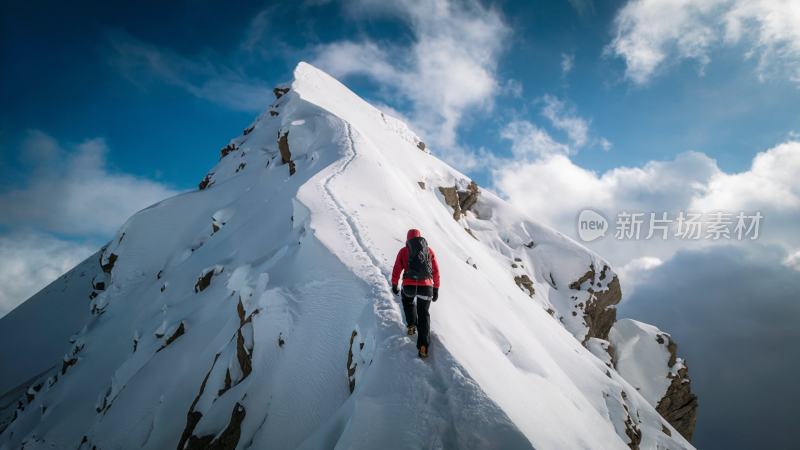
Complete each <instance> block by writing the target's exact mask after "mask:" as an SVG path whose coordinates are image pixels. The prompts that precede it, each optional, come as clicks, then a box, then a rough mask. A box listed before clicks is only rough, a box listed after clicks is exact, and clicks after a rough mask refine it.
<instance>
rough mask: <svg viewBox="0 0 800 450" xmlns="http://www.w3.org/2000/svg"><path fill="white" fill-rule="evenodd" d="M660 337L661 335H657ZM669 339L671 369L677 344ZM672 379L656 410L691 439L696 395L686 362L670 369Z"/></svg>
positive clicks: (675, 358) (694, 421)
mask: <svg viewBox="0 0 800 450" xmlns="http://www.w3.org/2000/svg"><path fill="white" fill-rule="evenodd" d="M659 337H661V336H659ZM666 338H667V339H670V342H669V345H668V347H667V348H668V349H669V352H670V361H669V367H670V369H673V368H674V367H675V364H676V363H677V361H678V358H677V351H678V346H677V344H675V343H674V342H673V341H672V340H671V338H670V337H669V336H667V337H666ZM667 377H668V378H670V379H671V380H672V381H671V382H670V385H669V387H668V388H667V392H666V394H664V397H663V398H662V399H661V401H660V402H658V405H657V406H656V411H658V413H659V414H661V416H662V417H664V418H665V419H667V422H669V423H670V425H672V426H673V427H674V428H675V429H676V430H678V432H679V433H680V434H681V435H683V437H685V438H686V439H687V440H689V441H691V440H692V435H693V434H694V428H695V425H696V424H697V407H698V402H697V396H696V395H695V394H694V393H692V384H691V379H689V367H688V366H686V363H685V362H683V361H681V366H680V368H679V369H678V370H677V371H675V373H672V370H671V371H670V373H669V374H668V375H667Z"/></svg>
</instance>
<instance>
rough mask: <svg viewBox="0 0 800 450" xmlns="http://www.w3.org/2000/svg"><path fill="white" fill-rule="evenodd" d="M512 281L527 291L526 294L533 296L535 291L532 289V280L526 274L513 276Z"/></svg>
mask: <svg viewBox="0 0 800 450" xmlns="http://www.w3.org/2000/svg"><path fill="white" fill-rule="evenodd" d="M514 282H515V283H517V286H519V288H520V289H522V290H523V291H527V292H528V296H530V297H533V294H534V293H536V291H535V290H534V289H533V281H532V280H531V278H530V277H529V276H528V275H524V274H523V275H518V276H516V277H514Z"/></svg>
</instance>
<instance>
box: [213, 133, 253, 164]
mask: <svg viewBox="0 0 800 450" xmlns="http://www.w3.org/2000/svg"><path fill="white" fill-rule="evenodd" d="M251 130H252V129H251ZM245 134H247V133H245ZM236 150H238V148H237V147H236V144H233V143H231V144H228V145H226V146H225V147H222V149H220V151H219V159H222V158H224V157H226V156H228V155H229V154H230V153H231V152H235V151H236Z"/></svg>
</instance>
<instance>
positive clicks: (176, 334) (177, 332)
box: [134, 321, 186, 353]
mask: <svg viewBox="0 0 800 450" xmlns="http://www.w3.org/2000/svg"><path fill="white" fill-rule="evenodd" d="M184 333H186V327H185V326H184V325H183V321H181V323H180V325H178V328H176V329H175V331H174V332H173V333H172V334H171V335H170V336H169V337H168V338H167V340H166V341H165V342H164V343H163V344H162V345H161V347H159V348H158V350H156V353H158V352H160V351H161V350H164V349H165V348H167V346H169V345H170V344H172V343H173V342H175V340H176V339H178V338H179V337H181V336H183V334H184ZM137 342H138V341H137ZM134 351H136V349H135V348H134Z"/></svg>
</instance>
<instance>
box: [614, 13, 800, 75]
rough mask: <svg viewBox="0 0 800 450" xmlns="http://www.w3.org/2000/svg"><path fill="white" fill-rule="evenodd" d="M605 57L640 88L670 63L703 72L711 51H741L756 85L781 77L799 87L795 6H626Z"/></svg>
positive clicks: (799, 28)
mask: <svg viewBox="0 0 800 450" xmlns="http://www.w3.org/2000/svg"><path fill="white" fill-rule="evenodd" d="M614 27H615V37H614V39H613V40H612V42H611V43H610V44H609V45H608V47H607V49H606V51H607V52H609V53H611V54H613V55H615V56H618V57H621V58H623V59H624V60H625V63H626V66H627V68H626V76H627V77H628V78H629V79H630V80H632V81H633V82H634V83H636V84H645V83H647V82H648V81H650V80H651V79H652V78H653V77H654V76H655V75H657V73H658V72H659V71H660V70H662V69H663V68H664V67H665V66H667V65H668V64H669V63H670V62H671V61H673V60H675V61H679V60H683V59H692V60H696V61H698V62H699V64H700V66H701V71H702V68H703V67H704V66H705V65H706V64H707V63H708V62H709V61H710V58H711V56H710V54H711V51H712V50H713V49H715V48H717V47H722V46H731V47H733V46H741V48H743V49H744V52H745V53H744V55H745V57H747V58H755V59H756V60H757V68H756V70H757V73H758V76H759V79H761V80H764V79H765V78H766V77H767V76H772V75H776V76H777V75H782V76H785V77H787V78H788V79H790V80H792V81H793V82H795V83H798V85H800V3H798V2H797V1H795V0H703V1H693V0H630V1H629V2H628V3H627V4H626V5H625V6H624V7H623V8H622V9H621V10H620V11H619V12H618V13H617V16H616V18H615V20H614Z"/></svg>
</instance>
